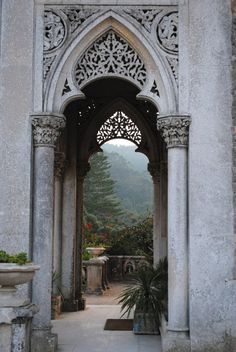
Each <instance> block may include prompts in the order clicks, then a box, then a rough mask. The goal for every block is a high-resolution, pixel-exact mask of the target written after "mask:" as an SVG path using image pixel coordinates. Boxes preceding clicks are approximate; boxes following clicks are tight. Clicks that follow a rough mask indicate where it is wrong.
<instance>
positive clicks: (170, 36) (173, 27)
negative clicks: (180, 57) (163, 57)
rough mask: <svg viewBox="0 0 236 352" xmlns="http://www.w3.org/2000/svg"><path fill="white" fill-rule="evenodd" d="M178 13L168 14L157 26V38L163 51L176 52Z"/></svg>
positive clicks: (177, 44)
mask: <svg viewBox="0 0 236 352" xmlns="http://www.w3.org/2000/svg"><path fill="white" fill-rule="evenodd" d="M178 20H179V17H178V12H172V13H168V14H167V15H165V16H164V17H162V19H161V20H160V22H159V24H158V26H157V38H158V40H159V43H160V44H161V46H162V47H163V49H164V50H167V51H170V52H174V53H177V52H178V46H179V41H178Z"/></svg>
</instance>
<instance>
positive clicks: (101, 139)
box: [97, 111, 142, 146]
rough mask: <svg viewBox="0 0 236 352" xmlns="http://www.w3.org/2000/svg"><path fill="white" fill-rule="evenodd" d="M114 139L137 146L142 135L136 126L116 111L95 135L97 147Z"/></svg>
mask: <svg viewBox="0 0 236 352" xmlns="http://www.w3.org/2000/svg"><path fill="white" fill-rule="evenodd" d="M116 138H124V139H127V140H129V141H131V142H133V143H135V144H136V145H137V146H139V145H140V143H141V141H142V134H141V132H140V130H139V129H138V127H137V126H136V124H135V123H134V122H133V120H131V118H129V117H128V116H126V115H125V114H124V113H123V112H122V111H117V112H116V113H115V114H113V115H112V116H111V117H110V118H108V119H107V120H106V122H105V123H104V124H103V125H102V127H101V128H100V129H99V131H98V133H97V142H98V144H99V145H102V144H104V143H106V142H108V141H109V140H111V139H116Z"/></svg>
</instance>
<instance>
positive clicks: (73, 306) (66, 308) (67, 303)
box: [62, 298, 79, 312]
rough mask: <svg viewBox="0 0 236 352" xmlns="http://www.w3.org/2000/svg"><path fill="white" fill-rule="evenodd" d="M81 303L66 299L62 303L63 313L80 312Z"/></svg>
mask: <svg viewBox="0 0 236 352" xmlns="http://www.w3.org/2000/svg"><path fill="white" fill-rule="evenodd" d="M78 310H79V302H78V300H77V299H71V298H66V299H64V300H63V303H62V311H63V312H78Z"/></svg>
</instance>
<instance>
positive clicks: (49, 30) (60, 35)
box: [43, 10, 66, 52]
mask: <svg viewBox="0 0 236 352" xmlns="http://www.w3.org/2000/svg"><path fill="white" fill-rule="evenodd" d="M65 38H66V25H65V23H64V21H63V20H62V18H61V17H60V16H59V15H57V14H56V13H54V12H53V11H47V10H46V11H45V12H44V43H43V49H44V51H46V52H50V51H52V50H56V49H58V48H59V47H60V46H61V45H62V44H63V42H64V40H65Z"/></svg>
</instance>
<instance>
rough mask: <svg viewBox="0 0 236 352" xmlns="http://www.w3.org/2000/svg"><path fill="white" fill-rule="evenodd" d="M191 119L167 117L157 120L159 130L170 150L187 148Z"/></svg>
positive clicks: (186, 117) (185, 116) (180, 116)
mask: <svg viewBox="0 0 236 352" xmlns="http://www.w3.org/2000/svg"><path fill="white" fill-rule="evenodd" d="M190 122H191V120H190V117H189V116H187V115H183V116H182V115H179V116H166V117H161V118H159V119H158V120H157V129H158V130H159V131H160V132H161V134H162V137H163V138H164V140H165V143H166V144H167V147H168V148H173V147H187V146H188V135H189V125H190Z"/></svg>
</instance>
